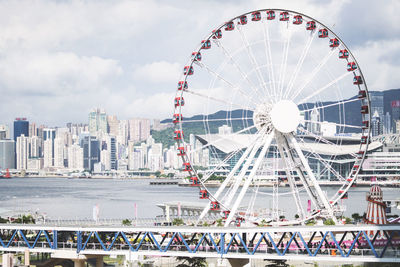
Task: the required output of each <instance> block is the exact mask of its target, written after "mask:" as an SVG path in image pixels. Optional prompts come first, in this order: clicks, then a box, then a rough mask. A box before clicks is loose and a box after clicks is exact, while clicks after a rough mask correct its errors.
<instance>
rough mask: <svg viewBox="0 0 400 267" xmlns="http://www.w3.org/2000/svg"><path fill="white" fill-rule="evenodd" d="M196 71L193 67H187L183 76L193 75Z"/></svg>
mask: <svg viewBox="0 0 400 267" xmlns="http://www.w3.org/2000/svg"><path fill="white" fill-rule="evenodd" d="M193 73H194V70H193V67H192V66H185V67H184V68H183V75H193Z"/></svg>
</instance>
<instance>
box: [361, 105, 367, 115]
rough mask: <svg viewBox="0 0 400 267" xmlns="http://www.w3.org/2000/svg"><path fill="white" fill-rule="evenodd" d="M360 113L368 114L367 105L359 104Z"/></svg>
mask: <svg viewBox="0 0 400 267" xmlns="http://www.w3.org/2000/svg"><path fill="white" fill-rule="evenodd" d="M361 113H362V114H368V106H367V105H363V106H361Z"/></svg>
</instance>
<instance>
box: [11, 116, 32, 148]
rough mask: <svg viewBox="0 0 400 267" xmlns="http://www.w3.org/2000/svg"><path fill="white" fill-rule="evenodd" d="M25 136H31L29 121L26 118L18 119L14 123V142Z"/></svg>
mask: <svg viewBox="0 0 400 267" xmlns="http://www.w3.org/2000/svg"><path fill="white" fill-rule="evenodd" d="M22 134H23V135H24V136H26V137H28V136H29V121H27V120H26V118H16V119H15V121H14V141H15V142H16V141H17V137H19V136H21V135H22Z"/></svg>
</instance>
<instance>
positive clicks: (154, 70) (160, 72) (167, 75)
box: [133, 61, 182, 83]
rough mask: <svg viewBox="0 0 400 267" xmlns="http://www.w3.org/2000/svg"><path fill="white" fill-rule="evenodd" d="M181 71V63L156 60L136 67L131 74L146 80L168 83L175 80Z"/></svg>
mask: <svg viewBox="0 0 400 267" xmlns="http://www.w3.org/2000/svg"><path fill="white" fill-rule="evenodd" d="M181 73H182V71H181V64H179V63H169V62H166V61H158V62H153V63H150V64H146V65H144V66H140V67H138V68H136V69H135V71H134V73H133V75H134V78H136V79H139V80H143V81H147V82H152V83H168V82H176V81H177V80H178V79H179V76H180V74H181Z"/></svg>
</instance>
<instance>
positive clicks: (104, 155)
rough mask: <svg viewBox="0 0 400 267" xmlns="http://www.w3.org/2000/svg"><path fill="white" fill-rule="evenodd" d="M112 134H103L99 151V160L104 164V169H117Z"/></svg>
mask: <svg viewBox="0 0 400 267" xmlns="http://www.w3.org/2000/svg"><path fill="white" fill-rule="evenodd" d="M116 145H117V144H116V139H115V137H114V136H110V135H108V136H105V137H104V142H103V145H102V150H101V152H100V160H101V163H102V164H103V165H104V168H105V170H107V171H109V170H116V169H117V146H116Z"/></svg>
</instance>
